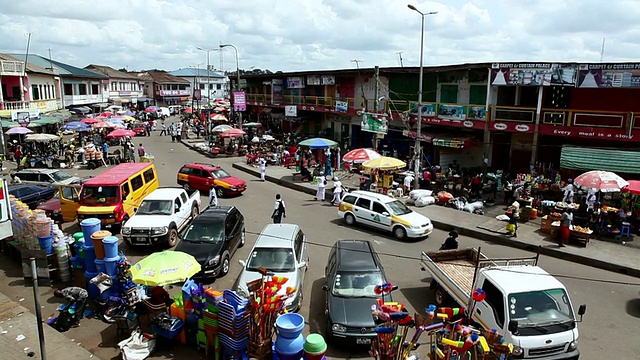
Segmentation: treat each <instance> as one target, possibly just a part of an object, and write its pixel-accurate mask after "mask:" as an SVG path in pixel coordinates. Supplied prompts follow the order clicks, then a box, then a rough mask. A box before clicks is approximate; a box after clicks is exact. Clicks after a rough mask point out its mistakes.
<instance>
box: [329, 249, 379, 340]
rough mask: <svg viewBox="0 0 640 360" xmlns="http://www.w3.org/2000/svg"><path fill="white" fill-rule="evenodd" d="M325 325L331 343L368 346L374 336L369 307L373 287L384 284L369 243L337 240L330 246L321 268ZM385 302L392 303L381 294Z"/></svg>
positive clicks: (373, 298) (373, 290)
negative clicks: (325, 299)
mask: <svg viewBox="0 0 640 360" xmlns="http://www.w3.org/2000/svg"><path fill="white" fill-rule="evenodd" d="M324 272H325V279H326V284H325V285H324V286H323V287H322V289H323V290H325V291H326V293H327V302H326V311H325V312H326V314H327V323H326V328H325V337H326V338H327V339H328V340H329V341H331V342H342V343H344V344H350V345H364V346H369V345H371V342H372V341H373V339H374V338H375V337H376V333H375V331H374V328H375V326H376V325H375V322H374V320H373V316H372V315H371V305H374V304H376V302H377V299H378V298H379V295H376V294H375V287H376V286H378V285H382V284H384V283H386V282H387V281H386V277H385V274H384V269H383V268H382V264H381V263H380V258H379V257H378V254H376V252H375V250H373V246H372V245H371V243H370V242H369V241H364V240H340V241H338V242H336V243H335V245H333V248H332V249H331V252H330V253H329V261H328V263H327V267H326V268H325V271H324ZM384 300H385V301H392V300H391V295H390V294H389V295H385V299H384Z"/></svg>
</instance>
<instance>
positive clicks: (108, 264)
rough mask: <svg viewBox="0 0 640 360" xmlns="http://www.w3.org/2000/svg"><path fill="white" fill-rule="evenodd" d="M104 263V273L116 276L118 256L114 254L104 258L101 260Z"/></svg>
mask: <svg viewBox="0 0 640 360" xmlns="http://www.w3.org/2000/svg"><path fill="white" fill-rule="evenodd" d="M96 261H97V260H96ZM102 261H103V262H104V265H105V273H106V274H107V275H109V276H116V275H117V274H118V266H117V265H118V262H119V261H120V256H117V255H116V256H115V257H111V258H104V259H103V260H102Z"/></svg>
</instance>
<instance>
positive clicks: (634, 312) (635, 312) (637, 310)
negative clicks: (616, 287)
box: [625, 299, 640, 318]
mask: <svg viewBox="0 0 640 360" xmlns="http://www.w3.org/2000/svg"><path fill="white" fill-rule="evenodd" d="M625 310H626V311H627V314H629V315H631V316H633V317H635V318H640V299H631V300H629V301H627V306H626V309H625Z"/></svg>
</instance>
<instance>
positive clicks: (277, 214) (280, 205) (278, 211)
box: [271, 194, 287, 224]
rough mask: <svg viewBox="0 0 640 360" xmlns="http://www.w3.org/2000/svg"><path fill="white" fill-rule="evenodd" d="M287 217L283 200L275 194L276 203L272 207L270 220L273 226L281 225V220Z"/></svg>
mask: <svg viewBox="0 0 640 360" xmlns="http://www.w3.org/2000/svg"><path fill="white" fill-rule="evenodd" d="M283 217H284V218H286V217H287V208H286V207H285V205H284V200H283V199H282V198H281V197H280V194H276V202H275V203H274V205H273V213H271V218H272V219H273V223H274V224H280V223H282V218H283Z"/></svg>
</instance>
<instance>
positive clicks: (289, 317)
mask: <svg viewBox="0 0 640 360" xmlns="http://www.w3.org/2000/svg"><path fill="white" fill-rule="evenodd" d="M276 328H277V329H278V334H279V335H280V336H282V337H288V338H295V337H297V336H298V335H299V334H300V332H301V331H302V329H304V317H303V316H302V315H300V314H297V313H287V314H282V315H280V316H278V318H277V319H276Z"/></svg>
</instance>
